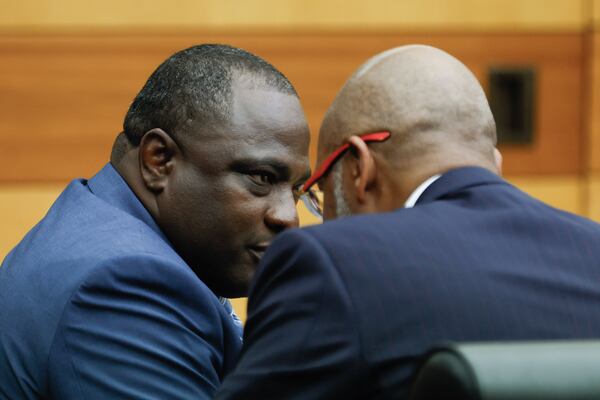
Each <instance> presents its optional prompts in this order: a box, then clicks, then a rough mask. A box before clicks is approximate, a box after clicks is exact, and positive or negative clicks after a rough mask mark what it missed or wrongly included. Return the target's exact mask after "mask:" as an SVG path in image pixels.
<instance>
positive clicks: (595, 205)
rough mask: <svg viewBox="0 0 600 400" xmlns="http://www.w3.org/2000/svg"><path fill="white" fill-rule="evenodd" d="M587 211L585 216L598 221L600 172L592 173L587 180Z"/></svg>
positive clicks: (599, 216) (599, 214) (599, 210)
mask: <svg viewBox="0 0 600 400" xmlns="http://www.w3.org/2000/svg"><path fill="white" fill-rule="evenodd" d="M588 185H589V189H588V190H589V196H588V211H587V216H588V217H590V218H591V219H593V220H595V221H597V222H600V174H593V175H591V176H590V178H589V181H588Z"/></svg>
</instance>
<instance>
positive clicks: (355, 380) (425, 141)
mask: <svg viewBox="0 0 600 400" xmlns="http://www.w3.org/2000/svg"><path fill="white" fill-rule="evenodd" d="M495 143H496V132H495V124H494V120H493V117H492V114H491V112H490V109H489V106H488V103H487V101H486V98H485V95H484V93H483V91H482V89H481V87H480V86H479V84H478V82H477V80H476V79H475V77H474V76H473V74H472V73H471V72H470V71H469V70H468V69H467V68H466V67H465V66H464V65H463V64H462V63H461V62H459V61H458V60H457V59H455V58H453V57H452V56H450V55H449V54H447V53H445V52H443V51H441V50H438V49H435V48H431V47H427V46H406V47H400V48H397V49H393V50H390V51H387V52H385V53H382V54H379V55H377V56H375V57H374V58H372V59H370V60H369V61H367V62H366V63H365V64H364V65H363V66H362V67H361V68H360V69H359V70H358V71H357V72H356V73H355V74H354V75H353V76H352V77H351V78H350V79H349V80H348V82H347V83H346V84H345V86H344V87H343V88H342V90H341V91H340V93H339V94H338V96H337V97H336V99H335V101H334V102H333V104H332V105H331V107H330V108H329V110H328V112H327V114H326V116H325V120H324V121H323V124H322V128H321V132H320V137H319V149H318V164H319V168H318V169H317V170H316V172H315V175H313V177H311V178H310V179H309V181H307V183H306V184H305V186H304V189H308V188H309V187H310V186H312V185H314V184H315V183H318V184H319V185H320V186H321V188H322V190H323V192H324V201H325V204H324V216H325V219H327V220H331V219H336V218H337V219H336V220H335V221H331V222H326V223H325V224H323V225H320V226H315V227H311V228H307V229H297V230H291V231H288V232H287V233H284V234H282V235H281V236H280V237H279V238H278V239H277V240H275V242H274V243H273V244H272V247H271V248H270V249H269V250H268V251H267V253H266V255H265V258H263V261H262V263H261V265H260V266H259V270H258V272H257V275H256V277H255V280H254V282H253V284H252V286H251V290H250V301H249V308H248V313H249V319H248V322H247V325H246V330H245V344H244V346H245V347H244V349H243V350H242V356H241V359H240V362H239V364H238V365H237V367H236V368H235V370H234V372H233V373H232V374H231V375H230V376H229V377H228V378H227V379H226V380H225V383H224V386H223V387H222V390H221V391H220V392H219V395H218V396H217V398H218V399H246V400H248V399H303V400H305V399H392V398H393V399H402V398H406V397H407V396H408V393H409V385H410V379H411V375H412V374H413V372H414V369H415V365H416V363H417V360H418V359H419V357H420V356H422V355H423V354H424V353H425V352H426V351H427V350H428V349H429V348H431V347H432V346H433V345H435V344H437V343H440V342H445V341H457V342H464V341H491V340H494V341H497V340H528V339H536V340H539V339H563V338H597V337H600V311H599V310H600V284H599V282H600V226H599V225H597V224H595V223H593V222H591V221H589V220H586V219H584V218H581V217H578V216H575V215H572V214H569V213H566V212H564V211H560V210H557V209H554V208H552V207H550V206H548V205H546V204H544V203H542V202H540V201H538V200H536V199H534V198H532V197H530V196H528V195H526V194H525V193H523V192H521V191H519V190H518V189H517V188H515V187H513V186H511V185H510V184H508V183H507V182H506V181H504V180H503V179H502V178H500V177H499V176H498V174H499V171H500V163H501V157H500V153H499V152H498V151H497V150H496V148H495ZM348 150H350V151H348ZM351 214H352V215H356V216H353V217H345V216H347V215H351ZM358 214H360V215H358ZM340 217H345V218H340Z"/></svg>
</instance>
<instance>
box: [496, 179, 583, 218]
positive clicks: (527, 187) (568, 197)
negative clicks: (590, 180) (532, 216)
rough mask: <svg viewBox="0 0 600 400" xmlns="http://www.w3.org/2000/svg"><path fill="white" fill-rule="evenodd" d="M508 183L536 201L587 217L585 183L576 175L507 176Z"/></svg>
mask: <svg viewBox="0 0 600 400" xmlns="http://www.w3.org/2000/svg"><path fill="white" fill-rule="evenodd" d="M505 178H506V180H508V181H509V182H510V183H512V184H513V185H515V186H516V187H518V188H519V189H521V190H523V191H524V192H526V193H528V194H530V195H531V196H533V197H535V198H536V199H540V200H541V201H543V202H545V203H547V204H549V205H551V206H552V207H556V208H560V209H561V210H566V211H569V212H572V213H574V214H579V215H587V213H588V210H587V208H586V204H587V202H586V195H587V190H586V189H587V181H586V179H585V178H582V177H580V176H578V175H553V176H544V177H540V176H535V177H534V176H526V175H525V176H507V177H505Z"/></svg>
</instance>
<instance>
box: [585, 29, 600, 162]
mask: <svg viewBox="0 0 600 400" xmlns="http://www.w3.org/2000/svg"><path fill="white" fill-rule="evenodd" d="M588 46H589V47H588V48H589V62H588V64H587V68H589V70H588V71H589V75H588V79H589V84H588V85H587V88H588V99H589V104H588V105H587V109H586V111H587V112H588V116H587V117H588V129H589V133H588V135H587V137H588V140H587V146H586V148H587V157H588V169H589V170H590V172H593V173H600V33H594V34H592V35H590V37H589V43H588Z"/></svg>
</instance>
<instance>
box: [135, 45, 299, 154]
mask: <svg viewBox="0 0 600 400" xmlns="http://www.w3.org/2000/svg"><path fill="white" fill-rule="evenodd" d="M241 75H244V77H248V76H249V77H250V79H252V80H253V81H254V82H256V83H257V84H258V85H263V86H266V87H269V88H273V89H275V90H278V91H280V92H283V93H287V94H290V95H294V96H296V97H297V96H298V94H297V93H296V90H295V89H294V87H293V86H292V84H291V83H290V81H289V80H288V79H287V78H286V77H285V76H284V75H283V74H282V73H281V72H279V71H278V70H277V69H276V68H275V67H273V66H272V65H271V64H269V63H268V62H266V61H265V60H263V59H262V58H260V57H258V56H256V55H254V54H252V53H249V52H247V51H246V50H242V49H239V48H236V47H232V46H228V45H223V44H202V45H198V46H193V47H190V48H188V49H185V50H182V51H179V52H177V53H175V54H173V55H172V56H171V57H169V58H168V59H167V60H166V61H164V62H163V63H162V64H161V65H160V66H159V67H158V68H157V69H156V71H154V72H153V73H152V75H150V78H148V81H147V82H146V84H145V85H144V87H143V88H142V90H141V91H140V92H139V93H138V94H137V96H136V97H135V99H134V100H133V103H132V104H131V106H130V107H129V111H127V115H126V116H125V121H124V123H123V131H124V133H125V135H126V136H127V138H128V139H129V142H130V143H131V144H133V145H134V146H138V145H139V144H140V141H141V139H142V137H143V136H144V134H145V133H146V132H148V131H149V130H150V129H153V128H161V129H162V130H164V131H165V132H167V133H168V134H169V135H171V136H172V137H173V138H175V139H176V138H177V137H178V136H179V135H181V134H185V131H186V129H185V128H186V126H187V125H189V123H190V122H192V121H199V120H207V121H215V120H217V121H219V120H225V119H226V118H227V117H228V115H229V112H230V109H231V100H232V98H231V96H232V90H231V83H232V81H233V79H234V77H236V76H241Z"/></svg>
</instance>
